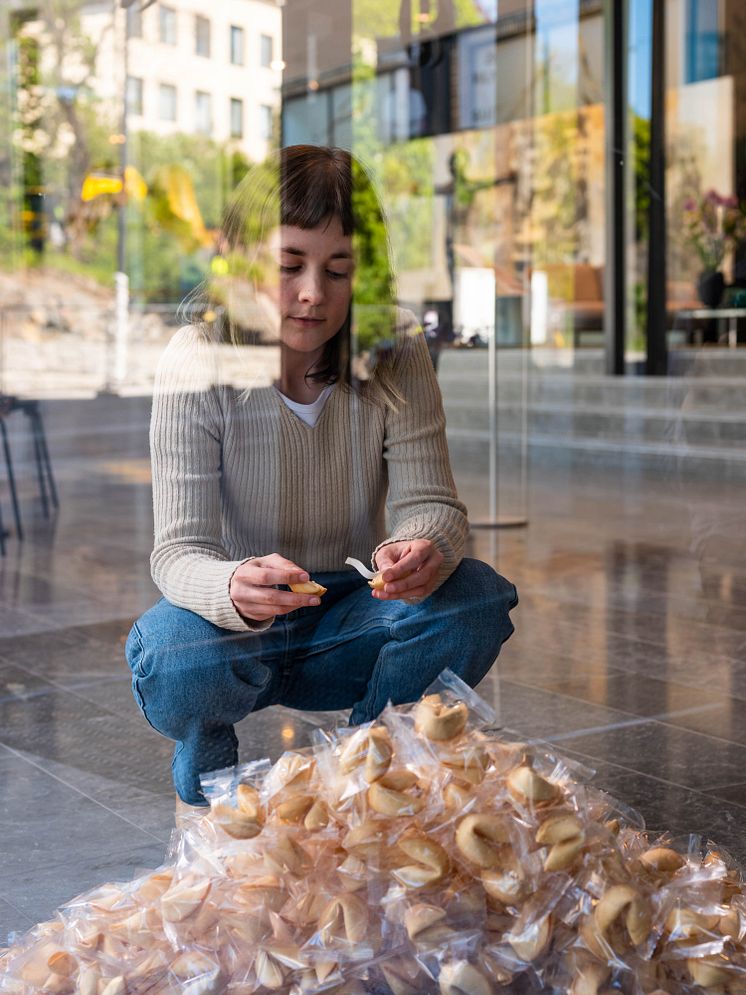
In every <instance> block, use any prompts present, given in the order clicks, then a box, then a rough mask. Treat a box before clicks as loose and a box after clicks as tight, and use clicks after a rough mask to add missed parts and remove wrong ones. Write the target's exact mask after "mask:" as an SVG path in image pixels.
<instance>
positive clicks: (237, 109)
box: [230, 97, 243, 138]
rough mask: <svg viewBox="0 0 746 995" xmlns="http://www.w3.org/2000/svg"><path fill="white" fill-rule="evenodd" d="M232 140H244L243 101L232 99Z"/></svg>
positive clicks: (236, 98)
mask: <svg viewBox="0 0 746 995" xmlns="http://www.w3.org/2000/svg"><path fill="white" fill-rule="evenodd" d="M230 124H231V138H243V100H239V99H238V97H231V121H230Z"/></svg>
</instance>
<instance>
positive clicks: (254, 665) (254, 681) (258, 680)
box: [232, 660, 272, 691]
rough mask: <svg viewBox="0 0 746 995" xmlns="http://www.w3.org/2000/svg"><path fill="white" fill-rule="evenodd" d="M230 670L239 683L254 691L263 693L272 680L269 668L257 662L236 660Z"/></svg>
mask: <svg viewBox="0 0 746 995" xmlns="http://www.w3.org/2000/svg"><path fill="white" fill-rule="evenodd" d="M232 670H233V673H234V674H235V676H236V677H237V678H238V679H239V680H240V681H242V682H243V683H244V684H248V685H249V687H252V688H254V690H256V691H263V690H264V689H265V688H266V686H267V685H268V684H269V682H270V681H271V679H272V671H271V670H270V668H269V667H267V666H265V664H263V663H260V662H259V661H258V660H237V661H235V662H234V663H233V665H232Z"/></svg>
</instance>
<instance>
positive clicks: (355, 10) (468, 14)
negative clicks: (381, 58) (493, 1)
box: [352, 0, 485, 39]
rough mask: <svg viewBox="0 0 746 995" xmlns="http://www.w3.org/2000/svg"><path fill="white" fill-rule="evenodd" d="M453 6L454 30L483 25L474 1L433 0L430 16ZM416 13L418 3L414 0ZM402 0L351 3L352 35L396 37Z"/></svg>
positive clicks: (369, 0)
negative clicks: (443, 7) (443, 8)
mask: <svg viewBox="0 0 746 995" xmlns="http://www.w3.org/2000/svg"><path fill="white" fill-rule="evenodd" d="M447 4H450V5H451V6H452V7H453V14H454V17H453V20H454V22H455V23H454V27H455V28H470V27H474V26H475V25H478V24H484V22H485V18H484V14H483V13H482V11H481V10H480V9H479V7H478V6H477V4H476V3H474V2H473V0H433V3H432V4H431V13H432V15H433V17H434V18H437V16H438V14H439V11H440V8H441V5H447ZM413 6H414V7H415V10H417V9H418V8H417V0H413ZM400 7H401V0H352V24H353V32H354V34H355V35H356V36H357V37H358V38H370V39H375V38H391V37H393V36H394V35H398V34H399V10H400Z"/></svg>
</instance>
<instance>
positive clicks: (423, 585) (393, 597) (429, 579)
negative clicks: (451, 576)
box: [373, 539, 443, 603]
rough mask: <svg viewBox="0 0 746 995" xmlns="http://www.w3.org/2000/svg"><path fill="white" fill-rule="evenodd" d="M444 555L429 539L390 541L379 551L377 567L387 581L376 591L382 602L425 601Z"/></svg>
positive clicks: (376, 596) (375, 594) (374, 595)
mask: <svg viewBox="0 0 746 995" xmlns="http://www.w3.org/2000/svg"><path fill="white" fill-rule="evenodd" d="M442 562H443V554H442V553H440V552H438V550H437V549H436V547H435V545H434V543H432V542H431V540H430V539H409V540H407V541H404V542H390V543H388V544H387V545H386V546H383V547H382V548H381V549H380V550H379V551H378V553H376V566H377V567H378V569H379V571H380V572H381V574H382V576H383V580H384V588H383V590H382V591H373V597H374V598H378V599H379V600H380V601H397V600H402V601H412V602H415V603H416V602H418V601H422V599H423V598H426V597H427V596H428V595H429V594H432V592H433V590H434V588H435V585H436V583H437V578H438V570H439V568H440V565H441V563H442Z"/></svg>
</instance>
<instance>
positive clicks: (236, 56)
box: [230, 24, 244, 66]
mask: <svg viewBox="0 0 746 995" xmlns="http://www.w3.org/2000/svg"><path fill="white" fill-rule="evenodd" d="M230 49H231V63H232V65H234V66H242V65H243V64H244V30H243V28H239V27H237V26H236V25H235V24H231V35H230Z"/></svg>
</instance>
